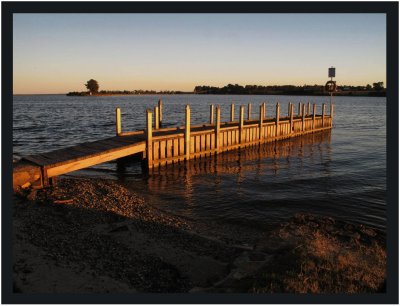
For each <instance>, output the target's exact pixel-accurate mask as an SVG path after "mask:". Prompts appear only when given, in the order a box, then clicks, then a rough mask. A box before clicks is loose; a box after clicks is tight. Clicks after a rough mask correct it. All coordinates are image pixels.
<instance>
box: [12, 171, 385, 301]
mask: <svg viewBox="0 0 400 306" xmlns="http://www.w3.org/2000/svg"><path fill="white" fill-rule="evenodd" d="M13 252H14V253H13V254H14V255H13V259H14V266H13V268H14V290H15V292H69V293H78V292H199V291H200V292H203V291H205V292H251V293H254V292H321V293H322V292H382V291H384V290H385V279H386V271H385V265H386V252H385V237H384V235H383V234H382V233H380V232H377V231H375V230H372V229H369V228H367V227H364V226H362V225H351V224H346V223H343V222H339V221H335V220H332V219H330V218H323V217H316V216H305V215H297V216H293V217H292V218H291V219H290V220H289V221H288V222H287V223H285V224H282V225H281V226H280V227H279V228H277V229H274V230H272V231H270V232H262V231H259V230H256V229H253V228H251V227H246V226H244V225H226V224H219V223H213V222H207V223H204V222H200V221H193V220H185V219H183V218H180V217H177V216H172V215H168V214H166V213H164V212H160V211H159V210H157V209H155V208H154V207H152V206H151V203H146V202H145V201H144V200H143V199H142V198H141V197H140V196H139V195H137V194H135V193H133V192H132V191H129V190H128V189H126V188H125V187H123V186H121V185H119V184H118V183H117V182H115V181H107V180H99V179H86V178H85V179H83V178H82V179H61V180H60V181H59V184H58V186H57V187H55V188H50V189H47V190H42V191H21V192H19V193H17V194H15V196H14V205H13Z"/></svg>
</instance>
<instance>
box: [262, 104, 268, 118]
mask: <svg viewBox="0 0 400 306" xmlns="http://www.w3.org/2000/svg"><path fill="white" fill-rule="evenodd" d="M263 109H264V118H267V104H266V103H265V102H264V103H263Z"/></svg>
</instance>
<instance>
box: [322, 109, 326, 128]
mask: <svg viewBox="0 0 400 306" xmlns="http://www.w3.org/2000/svg"><path fill="white" fill-rule="evenodd" d="M324 121H325V103H323V104H322V127H324Z"/></svg>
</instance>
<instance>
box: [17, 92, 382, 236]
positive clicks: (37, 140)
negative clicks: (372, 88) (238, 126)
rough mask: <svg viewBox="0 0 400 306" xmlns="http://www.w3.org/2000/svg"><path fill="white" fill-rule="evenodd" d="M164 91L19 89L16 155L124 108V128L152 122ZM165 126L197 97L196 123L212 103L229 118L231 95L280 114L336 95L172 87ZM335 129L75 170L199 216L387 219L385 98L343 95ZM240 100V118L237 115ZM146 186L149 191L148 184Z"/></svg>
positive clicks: (91, 127) (92, 135)
mask: <svg viewBox="0 0 400 306" xmlns="http://www.w3.org/2000/svg"><path fill="white" fill-rule="evenodd" d="M158 98H159V97H158V96H123V97H67V96H63V95H48V96H46V95H42V96H15V97H14V101H13V109H14V113H13V123H14V126H13V148H14V156H15V157H18V156H21V155H24V154H33V153H40V152H46V151H49V150H53V149H58V148H62V147H66V146H69V145H73V144H76V143H81V142H85V141H92V140H98V139H102V138H105V137H109V136H114V133H115V108H116V107H117V106H119V107H121V108H122V129H123V130H124V131H128V130H135V129H144V127H145V110H146V108H148V107H151V108H152V107H154V106H155V105H156V103H157V100H158ZM162 99H163V102H164V103H163V109H164V111H163V122H164V124H165V126H174V125H177V124H180V125H182V124H183V123H184V108H185V107H184V105H185V104H186V103H190V105H191V110H192V122H193V123H192V124H196V123H204V122H206V121H208V120H209V118H208V116H209V104H211V103H214V104H220V105H221V107H222V112H221V116H222V118H221V119H222V121H228V118H229V114H230V108H229V107H230V104H231V103H232V101H233V102H234V103H235V105H237V106H239V105H240V104H243V105H247V103H249V102H251V103H252V105H253V116H254V117H257V116H258V109H259V105H260V103H262V102H265V101H266V102H267V115H268V116H272V114H273V112H274V109H275V103H276V102H277V101H279V102H281V112H282V113H284V114H286V113H287V104H288V103H289V102H294V103H295V106H296V109H295V111H296V112H297V104H298V102H308V101H310V102H311V103H314V102H315V103H317V105H318V108H317V111H318V113H320V112H321V108H320V106H321V104H322V103H323V102H325V103H328V107H327V109H328V110H329V98H328V97H293V96H211V95H209V96H207V95H206V96H195V95H187V96H186V95H185V96H183V95H176V96H163V97H162ZM334 102H335V119H334V129H333V130H332V132H327V133H323V134H319V135H311V136H307V137H301V138H297V139H293V140H288V141H284V142H282V143H277V144H267V145H265V146H262V147H257V148H254V149H251V150H246V151H242V152H240V154H239V153H238V152H230V153H227V154H222V155H219V156H218V157H215V158H208V159H206V160H202V161H193V162H191V163H190V166H189V167H188V168H186V169H185V168H183V167H169V168H167V169H162V170H160V171H157V172H155V173H153V174H152V175H150V176H147V175H142V173H141V167H140V163H133V162H128V163H126V164H121V163H119V164H117V163H116V162H110V163H107V164H103V165H99V166H96V167H93V168H91V169H88V170H84V171H83V170H82V171H77V172H75V173H73V174H79V175H87V176H104V177H112V178H115V179H118V180H120V181H121V182H123V183H124V184H126V185H127V186H128V187H129V188H131V189H132V190H134V191H139V192H140V193H141V194H143V195H144V197H146V198H147V200H149V201H150V202H151V203H152V205H154V206H157V207H159V208H161V209H163V210H166V211H171V212H173V213H175V214H180V215H184V216H186V217H190V218H202V219H206V220H207V219H213V220H220V221H221V222H233V223H245V224H251V225H252V226H258V227H261V228H263V227H269V226H273V225H275V224H277V223H279V222H282V221H283V220H285V219H286V218H288V217H290V216H292V215H293V214H294V213H296V212H306V213H307V212H308V213H314V214H321V215H326V216H331V217H334V218H338V219H342V220H346V221H351V222H361V223H364V224H368V225H370V226H373V227H376V228H380V229H385V228H386V98H375V97H374V98H372V97H335V98H334ZM238 111H239V110H238V107H236V118H237V117H238ZM143 191H146V192H143Z"/></svg>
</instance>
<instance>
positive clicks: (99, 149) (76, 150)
mask: <svg viewBox="0 0 400 306" xmlns="http://www.w3.org/2000/svg"><path fill="white" fill-rule="evenodd" d="M247 110H248V111H247V118H246V120H245V115H244V106H240V112H239V118H238V120H237V121H236V120H235V118H234V105H233V104H232V105H231V113H230V114H231V116H230V121H229V122H224V123H222V122H221V108H220V107H219V106H217V107H215V108H214V105H211V106H210V121H209V122H208V123H206V124H202V125H196V126H191V125H190V106H189V105H187V106H186V110H185V125H184V126H180V127H174V128H162V127H161V126H162V102H161V100H160V101H159V103H158V106H156V107H155V108H154V116H153V111H152V110H147V113H146V129H145V130H143V131H133V132H122V130H121V110H120V109H119V108H117V110H116V136H115V137H110V138H107V139H103V140H98V141H93V142H87V143H83V144H79V145H75V146H72V147H68V148H64V149H60V150H55V151H52V152H48V153H42V154H36V155H29V156H25V157H23V158H22V159H21V160H20V161H19V162H18V163H17V164H15V165H14V171H13V186H14V189H16V188H19V187H23V188H25V187H29V186H33V187H38V188H41V187H43V186H47V185H49V184H52V183H53V182H54V178H55V177H57V176H59V175H62V174H65V173H68V172H72V171H76V170H79V169H83V168H87V167H91V166H94V165H97V164H100V163H104V162H108V161H111V160H115V159H119V158H122V157H126V156H130V155H134V154H139V153H140V154H142V158H143V159H145V160H146V164H147V167H148V169H153V168H156V167H159V166H164V165H168V164H176V163H182V162H186V161H189V160H190V159H196V158H204V157H207V156H210V155H213V154H218V153H221V152H224V151H229V150H234V149H238V148H243V147H248V146H253V145H259V144H262V143H266V142H271V141H276V140H280V139H285V138H290V137H296V136H300V135H304V134H308V133H315V132H318V131H322V130H327V129H331V128H332V122H333V105H331V106H330V113H329V116H328V115H327V114H326V113H325V104H323V105H322V107H321V114H320V115H317V112H316V105H315V104H314V105H313V111H312V113H311V105H310V103H308V104H307V105H306V104H301V103H299V106H298V112H297V114H296V115H295V113H294V105H293V104H292V103H290V104H289V105H288V110H289V111H288V114H287V115H286V116H281V113H280V105H279V103H277V104H276V108H275V111H274V113H275V114H274V115H275V117H267V116H266V104H265V103H263V104H261V105H260V108H259V116H258V118H257V119H254V118H251V104H248V107H247ZM214 111H215V112H214ZM153 117H154V119H153Z"/></svg>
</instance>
